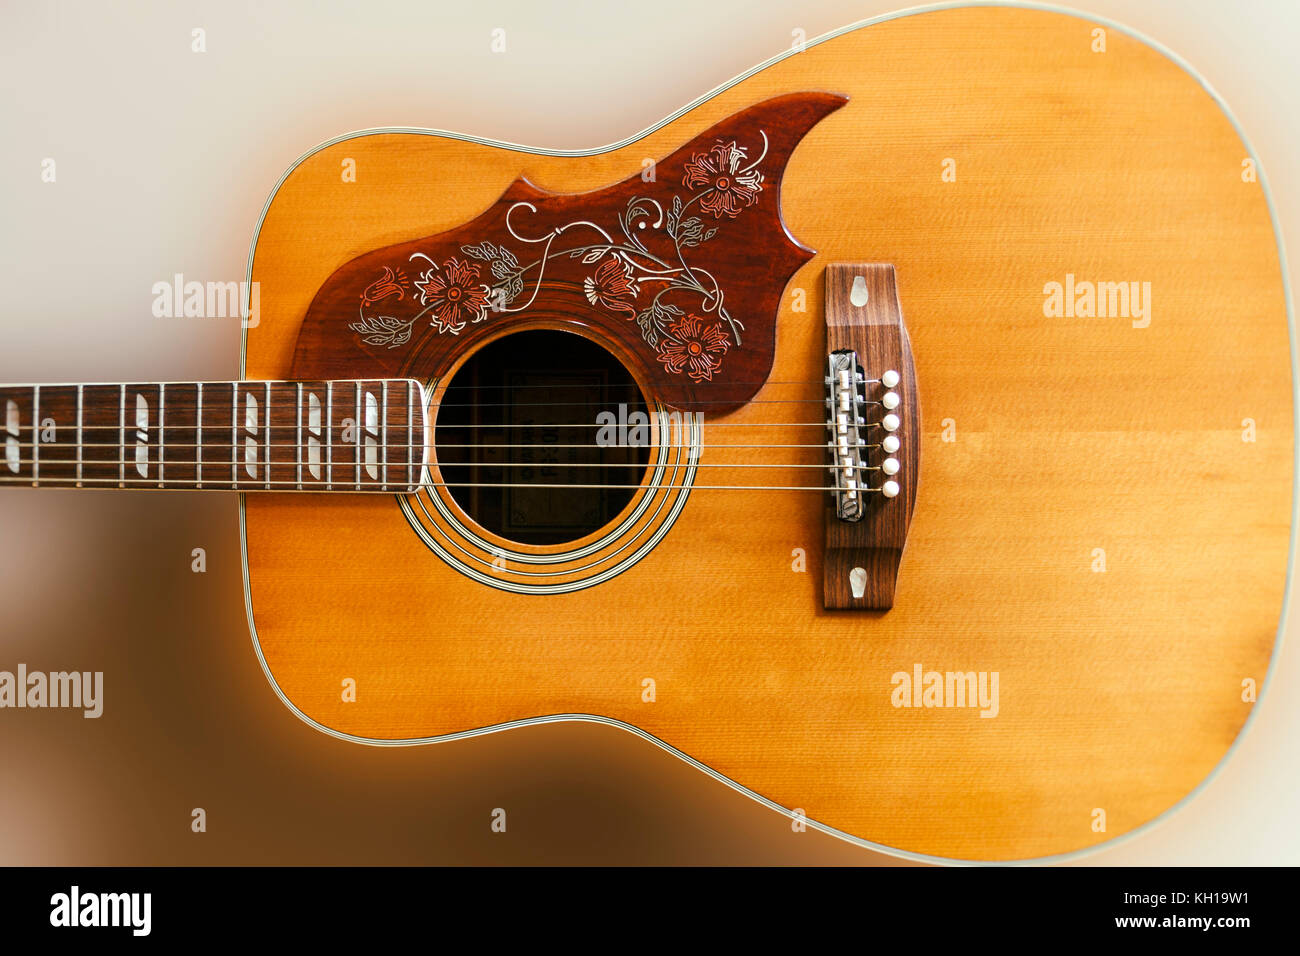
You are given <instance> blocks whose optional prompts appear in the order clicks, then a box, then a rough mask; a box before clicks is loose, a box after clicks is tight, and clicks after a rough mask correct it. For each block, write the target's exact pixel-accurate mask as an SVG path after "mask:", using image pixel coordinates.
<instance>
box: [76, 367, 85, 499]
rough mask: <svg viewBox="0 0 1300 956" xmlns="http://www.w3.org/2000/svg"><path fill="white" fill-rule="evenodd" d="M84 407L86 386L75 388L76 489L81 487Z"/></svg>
mask: <svg viewBox="0 0 1300 956" xmlns="http://www.w3.org/2000/svg"><path fill="white" fill-rule="evenodd" d="M85 407H86V386H84V385H78V386H77V487H78V488H80V487H81V448H82V444H81V414H82V409H84V408H85Z"/></svg>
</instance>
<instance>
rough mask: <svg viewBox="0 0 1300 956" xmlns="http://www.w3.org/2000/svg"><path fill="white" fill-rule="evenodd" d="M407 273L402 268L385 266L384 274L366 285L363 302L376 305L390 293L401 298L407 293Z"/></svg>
mask: <svg viewBox="0 0 1300 956" xmlns="http://www.w3.org/2000/svg"><path fill="white" fill-rule="evenodd" d="M406 282H407V279H406V273H405V272H403V271H402V270H401V269H398V270H396V271H394V270H392V269H390V268H388V267H387V266H385V267H384V274H383V275H382V276H380V277H379V278H378V279H376V280H375V281H374V282H372V283H370V285H368V286H366V289H365V291H364V292H362V293H361V304H362V305H363V306H366V305H374V304H375V303H376V302H378V301H380V300H381V299H387V298H388V297H389V296H390V295H395V296H397V297H398V298H399V299H400V298H402V297H403V296H405V295H406Z"/></svg>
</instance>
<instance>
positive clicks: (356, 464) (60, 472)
mask: <svg viewBox="0 0 1300 956" xmlns="http://www.w3.org/2000/svg"><path fill="white" fill-rule="evenodd" d="M0 436H3V440H4V458H3V462H0V484H5V485H19V484H21V485H30V486H32V487H42V488H44V487H59V488H68V487H74V488H181V489H201V488H217V489H226V490H231V491H311V492H321V491H341V492H359V491H360V492H389V493H394V492H404V493H409V492H413V491H415V490H416V489H417V488H418V487H419V484H420V481H421V473H422V471H423V469H424V465H425V445H426V440H425V418H424V390H423V389H422V387H421V386H420V384H419V383H418V382H416V381H413V380H410V379H389V380H366V381H354V380H350V381H334V382H179V383H173V382H167V383H151V384H145V385H131V384H121V385H10V386H0Z"/></svg>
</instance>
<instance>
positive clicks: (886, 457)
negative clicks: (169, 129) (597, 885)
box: [0, 7, 1294, 861]
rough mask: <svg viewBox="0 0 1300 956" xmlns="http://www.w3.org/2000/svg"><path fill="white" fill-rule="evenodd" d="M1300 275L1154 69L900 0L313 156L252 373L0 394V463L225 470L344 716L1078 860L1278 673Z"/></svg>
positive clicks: (209, 475) (259, 232)
mask: <svg viewBox="0 0 1300 956" xmlns="http://www.w3.org/2000/svg"><path fill="white" fill-rule="evenodd" d="M1283 274H1284V273H1283V261H1282V255H1281V251H1280V247H1279V241H1278V234H1277V229H1276V226H1275V223H1274V221H1273V217H1272V215H1271V212H1270V205H1269V200H1268V197H1267V193H1266V190H1265V187H1264V184H1263V179H1262V173H1261V172H1260V170H1259V168H1258V165H1257V162H1256V160H1255V157H1254V156H1253V155H1252V153H1251V150H1250V148H1249V146H1248V145H1246V143H1245V142H1244V141H1243V138H1242V136H1241V134H1240V132H1239V131H1238V130H1237V129H1236V127H1235V125H1234V122H1233V120H1232V119H1231V117H1230V115H1229V114H1228V113H1227V112H1226V110H1225V108H1224V106H1223V104H1222V103H1221V102H1220V101H1219V100H1218V98H1217V97H1216V96H1215V94H1214V93H1213V92H1212V91H1211V90H1209V89H1208V88H1207V87H1206V86H1205V84H1204V83H1203V82H1202V81H1200V80H1198V79H1197V78H1196V77H1195V76H1194V75H1193V74H1191V73H1190V72H1189V71H1188V70H1187V69H1186V68H1185V67H1183V66H1182V65H1181V64H1180V62H1179V61H1177V60H1176V59H1175V58H1174V57H1173V56H1172V55H1171V54H1169V53H1167V52H1166V51H1163V50H1161V49H1159V48H1156V47H1154V46H1152V45H1151V44H1150V43H1148V42H1146V41H1143V40H1141V39H1139V38H1136V37H1134V36H1133V35H1131V34H1130V33H1128V32H1127V31H1125V30H1124V29H1122V28H1119V27H1117V26H1115V25H1113V24H1105V23H1097V22H1094V21H1092V20H1088V19H1083V18H1080V17H1078V16H1074V15H1067V14H1064V13H1060V12H1052V11H1045V10H1037V9H1027V8H1022V7H1016V8H999V7H971V8H946V9H941V10H931V11H922V12H918V13H910V14H907V15H898V16H895V17H890V18H884V19H882V20H880V21H873V22H870V23H867V24H859V25H858V26H855V27H850V28H847V29H845V30H842V31H839V32H837V33H835V34H833V35H830V36H827V37H824V38H822V39H821V40H818V41H814V42H809V43H808V44H806V46H805V47H803V48H801V49H794V50H791V51H789V52H788V53H786V54H785V55H783V56H779V57H776V58H775V59H773V60H772V61H770V62H768V63H766V64H764V65H762V66H761V67H758V68H756V69H754V70H752V71H751V72H750V73H748V74H746V75H745V76H743V77H741V78H739V79H737V80H735V81H733V82H731V83H728V84H726V85H725V86H723V87H720V88H719V89H716V90H714V91H713V92H711V93H709V94H708V95H706V96H704V97H703V98H701V99H700V100H699V101H698V102H696V103H694V104H692V105H691V106H690V107H688V108H685V109H683V110H681V111H679V112H678V113H677V114H675V115H674V116H672V117H669V118H668V119H666V120H664V121H663V122H662V123H660V124H659V125H657V126H656V127H655V128H653V129H651V130H647V131H645V132H644V133H641V134H638V135H636V136H634V137H631V138H629V139H627V140H626V141H624V142H622V143H619V144H616V145H614V146H611V147H609V148H607V149H603V150H596V151H575V152H543V151H535V150H528V149H524V148H520V147H515V146H509V145H506V144H502V143H489V142H484V141H482V140H477V139H474V138H471V137H467V136H458V135H454V134H450V133H440V132H434V131H429V130H413V129H402V130H395V129H394V130H371V131H367V132H364V133H356V134H351V135H346V136H341V137H339V138H338V139H335V140H333V141H331V142H328V143H325V144H323V145H321V146H319V147H317V148H316V149H314V150H312V151H311V152H310V153H308V154H307V155H306V156H304V157H303V158H302V159H300V160H299V161H298V162H297V163H295V164H294V165H293V167H292V168H291V169H289V170H288V171H287V172H286V173H285V174H284V176H283V177H282V178H281V180H280V182H279V183H277V184H276V186H275V189H274V191H273V192H272V194H271V197H270V199H269V200H268V202H267V205H266V208H265V210H264V213H263V216H262V218H261V220H260V221H259V222H258V223H257V228H256V233H255V238H254V241H253V245H252V250H251V254H250V257H249V275H248V281H249V283H250V286H249V292H250V294H249V295H248V296H247V299H246V302H245V309H246V321H245V322H244V323H243V325H244V326H245V328H244V329H243V332H242V334H243V336H244V350H243V367H242V368H241V370H240V380H239V381H236V382H224V383H218V382H203V383H199V382H193V383H171V382H168V383H122V384H112V385H92V384H85V385H38V386H23V387H5V388H2V389H0V404H2V405H3V408H4V416H3V426H4V441H5V457H4V463H3V466H2V467H3V471H2V472H0V474H2V475H3V479H4V481H5V483H7V484H9V485H21V486H39V487H42V488H46V487H78V488H123V489H192V490H202V491H230V492H235V493H237V494H238V495H239V498H240V502H241V510H240V520H241V533H242V540H243V545H244V570H245V575H244V581H245V589H246V590H245V600H246V603H247V609H248V620H249V625H250V629H251V631H252V637H253V649H254V650H255V652H256V654H257V655H258V658H259V660H260V661H261V663H262V665H263V667H264V669H265V672H266V676H267V679H268V680H269V681H270V684H271V687H272V689H273V690H274V692H275V693H276V694H278V695H279V696H280V698H281V699H282V700H283V702H284V703H285V705H286V706H287V707H288V708H289V709H290V710H291V711H292V712H293V713H294V714H295V715H296V716H298V717H299V718H301V719H302V720H304V721H306V722H308V723H309V724H311V725H312V726H314V727H316V728H318V729H320V730H321V731H323V732H326V733H329V734H333V735H335V736H337V737H341V738H344V739H347V740H351V741H356V742H359V743H365V744H374V745H401V744H419V743H431V742H435V741H441V740H448V739H452V738H459V737H466V736H471V735H476V734H483V733H487V732H492V731H498V730H503V729H508V728H512V727H518V726H520V725H523V724H528V723H535V722H543V721H553V720H593V721H602V722H605V723H608V724H612V725H614V726H617V727H620V728H623V729H626V730H629V731H632V732H634V733H636V734H638V735H640V736H642V737H644V738H645V739H646V740H649V741H653V742H654V743H656V744H658V745H659V746H662V747H664V748H668V749H670V750H671V751H673V752H674V753H676V754H678V755H679V756H681V757H682V758H683V759H686V760H688V761H690V762H692V763H694V764H695V765H697V766H699V767H700V768H701V769H703V770H705V771H706V772H708V773H711V774H713V775H714V776H715V777H717V778H719V779H721V780H724V781H726V782H727V783H728V784H730V785H732V786H734V787H735V788H737V789H738V790H741V791H742V792H744V793H746V794H748V795H750V796H752V797H753V798H754V799H757V800H760V801H762V802H764V803H766V804H768V805H769V806H771V807H772V808H774V809H775V810H778V811H780V812H782V813H786V814H788V815H789V816H790V817H791V826H794V827H796V828H799V827H804V826H807V827H817V828H821V829H823V830H827V831H829V832H832V833H835V834H838V835H841V836H843V837H845V838H846V839H851V840H854V841H857V842H860V843H862V844H864V845H870V846H874V847H877V848H884V849H887V850H889V851H891V852H896V853H903V854H908V855H913V856H917V857H924V858H942V859H959V860H982V861H1005V860H1022V859H1042V858H1052V857H1057V856H1060V855H1062V854H1068V853H1070V852H1072V851H1077V850H1080V849H1083V848H1087V847H1092V846H1095V845H1097V844H1099V843H1102V842H1103V841H1105V840H1108V839H1111V838H1114V837H1116V836H1118V835H1121V834H1126V833H1130V832H1132V831H1134V830H1135V829H1137V828H1139V827H1141V826H1143V825H1145V824H1147V823H1148V822H1150V821H1152V820H1154V819H1156V818H1157V817H1159V816H1161V815H1162V814H1163V813H1165V812H1166V811H1168V810H1169V809H1170V808H1172V807H1174V806H1175V805H1177V804H1178V803H1180V801H1183V800H1184V799H1185V798H1187V797H1188V795H1189V794H1191V793H1192V792H1193V791H1194V790H1196V789H1197V787H1198V786H1199V785H1200V784H1201V782H1202V781H1204V780H1205V779H1206V778H1207V776H1208V775H1209V774H1210V773H1211V772H1212V771H1214V770H1215V768H1216V767H1217V766H1218V765H1219V764H1220V763H1221V762H1222V761H1223V760H1224V759H1225V756H1226V755H1227V753H1228V751H1229V750H1230V748H1231V747H1232V745H1233V742H1234V740H1236V738H1237V737H1238V735H1239V733H1240V732H1241V731H1242V728H1243V726H1244V725H1245V724H1246V723H1247V721H1248V720H1249V718H1250V714H1251V711H1252V709H1253V708H1254V706H1255V704H1256V701H1257V700H1258V697H1259V693H1260V691H1261V690H1262V688H1263V686H1264V684H1265V682H1266V679H1267V677H1268V673H1269V666H1270V659H1271V656H1272V653H1273V648H1274V645H1275V642H1276V639H1277V634H1278V629H1279V618H1280V615H1281V613H1282V608H1283V595H1284V592H1285V589H1286V586H1287V580H1288V555H1289V539H1290V532H1291V526H1292V509H1293V496H1292V482H1293V454H1294V447H1293V435H1294V428H1293V402H1292V380H1291V368H1292V365H1291V358H1290V334H1289V329H1290V312H1289V305H1288V301H1287V295H1286V291H1285V284H1284V279H1283ZM208 291H210V290H208ZM175 292H176V295H177V296H178V298H180V299H185V300H188V299H189V298H190V297H192V296H202V295H204V294H205V290H204V289H202V288H197V289H191V288H189V287H183V288H180V289H177V290H175ZM254 293H255V294H254Z"/></svg>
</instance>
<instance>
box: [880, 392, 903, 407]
mask: <svg viewBox="0 0 1300 956" xmlns="http://www.w3.org/2000/svg"><path fill="white" fill-rule="evenodd" d="M901 401H902V399H901V398H899V397H898V393H897V392H886V393H885V394H884V397H883V398H881V399H880V404H881V405H884V406H885V407H886V408H888V409H895V408H897V407H898V403H899V402H901Z"/></svg>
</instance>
